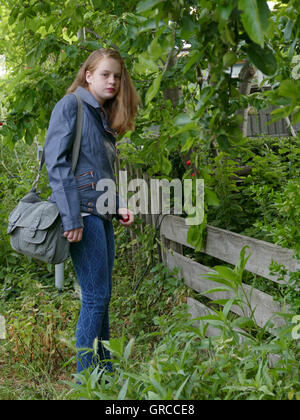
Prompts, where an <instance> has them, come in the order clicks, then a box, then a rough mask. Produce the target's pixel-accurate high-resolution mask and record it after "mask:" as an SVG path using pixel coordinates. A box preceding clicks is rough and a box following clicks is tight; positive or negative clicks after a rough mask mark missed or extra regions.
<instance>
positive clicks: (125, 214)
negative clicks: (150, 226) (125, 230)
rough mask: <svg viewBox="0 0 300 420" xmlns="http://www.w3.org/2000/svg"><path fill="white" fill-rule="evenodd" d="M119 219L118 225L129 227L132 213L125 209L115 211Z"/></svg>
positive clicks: (132, 218) (132, 216) (132, 219)
mask: <svg viewBox="0 0 300 420" xmlns="http://www.w3.org/2000/svg"><path fill="white" fill-rule="evenodd" d="M117 213H118V215H119V217H118V219H119V223H121V225H123V226H130V225H131V224H132V223H133V221H134V215H133V213H132V212H131V211H130V210H128V209H125V208H120V209H118V211H117Z"/></svg>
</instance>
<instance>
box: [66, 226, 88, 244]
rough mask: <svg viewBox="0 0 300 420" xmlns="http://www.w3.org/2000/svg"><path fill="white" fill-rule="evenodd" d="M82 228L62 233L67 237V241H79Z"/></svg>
mask: <svg viewBox="0 0 300 420" xmlns="http://www.w3.org/2000/svg"><path fill="white" fill-rule="evenodd" d="M82 231H83V228H78V229H72V230H68V231H66V232H65V233H64V237H65V238H67V240H68V241H69V242H80V241H81V239H82Z"/></svg>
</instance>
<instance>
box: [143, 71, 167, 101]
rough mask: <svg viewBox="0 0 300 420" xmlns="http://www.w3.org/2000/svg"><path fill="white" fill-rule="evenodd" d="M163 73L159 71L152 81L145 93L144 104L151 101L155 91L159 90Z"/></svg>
mask: <svg viewBox="0 0 300 420" xmlns="http://www.w3.org/2000/svg"><path fill="white" fill-rule="evenodd" d="M162 76H163V73H161V74H160V75H159V76H157V78H156V79H155V80H154V81H153V83H152V85H151V86H150V88H149V89H148V91H147V93H146V98H145V101H146V105H148V104H149V102H151V101H152V99H153V98H154V97H155V96H156V94H157V92H158V91H159V88H160V84H161V79H162Z"/></svg>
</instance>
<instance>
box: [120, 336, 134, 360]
mask: <svg viewBox="0 0 300 420" xmlns="http://www.w3.org/2000/svg"><path fill="white" fill-rule="evenodd" d="M133 344H134V338H131V339H130V340H129V342H128V344H127V346H126V347H125V350H124V354H123V357H124V360H126V361H127V360H128V359H129V357H130V354H131V350H132V347H133Z"/></svg>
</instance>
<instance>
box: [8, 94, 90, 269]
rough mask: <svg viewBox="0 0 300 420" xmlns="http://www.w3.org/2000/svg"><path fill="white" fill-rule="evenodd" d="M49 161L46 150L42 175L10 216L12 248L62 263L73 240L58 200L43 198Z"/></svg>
mask: <svg viewBox="0 0 300 420" xmlns="http://www.w3.org/2000/svg"><path fill="white" fill-rule="evenodd" d="M74 95H75V96H76V98H77V102H78V111H77V120H76V137H75V141H74V144H73V149H72V171H73V172H74V171H75V168H76V165H77V161H78V156H79V149H80V143H81V131H82V102H81V98H80V97H79V96H78V95H77V94H75V93H74ZM44 162H45V153H44V151H43V154H42V157H41V161H40V166H39V170H38V175H37V178H36V180H35V181H34V183H33V186H32V188H31V190H30V192H29V193H28V194H27V195H26V196H25V197H23V198H22V199H21V200H20V201H19V203H18V205H17V206H16V207H15V208H14V209H13V211H12V212H11V213H10V215H9V220H8V228H7V233H8V234H9V235H10V244H11V246H12V248H13V249H14V250H15V251H16V252H18V253H20V254H24V255H27V256H29V257H32V258H34V259H37V260H40V261H43V262H45V263H50V264H60V263H62V262H63V261H65V260H66V259H67V258H68V256H69V246H70V244H69V242H68V240H67V239H66V238H65V237H64V235H63V233H64V232H63V227H62V223H61V218H60V215H59V211H58V208H57V205H56V203H52V202H51V201H42V200H41V198H40V197H39V193H38V192H37V191H36V188H37V185H38V181H39V178H40V174H41V171H42V168H43V165H44Z"/></svg>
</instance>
